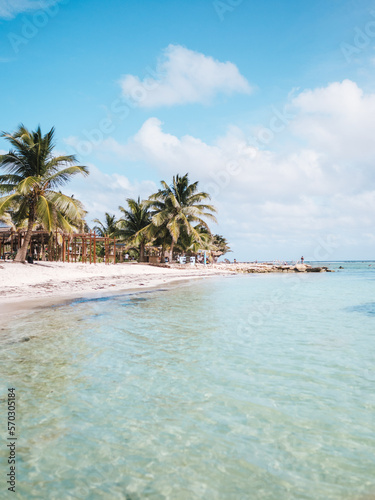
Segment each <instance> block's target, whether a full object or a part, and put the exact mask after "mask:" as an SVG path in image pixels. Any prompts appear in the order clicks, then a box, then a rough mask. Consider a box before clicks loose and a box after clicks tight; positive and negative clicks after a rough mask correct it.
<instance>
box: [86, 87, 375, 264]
mask: <svg viewBox="0 0 375 500" xmlns="http://www.w3.org/2000/svg"><path fill="white" fill-rule="evenodd" d="M291 100H292V104H293V106H294V109H295V118H294V119H293V120H291V124H290V126H289V127H288V128H287V129H286V130H284V131H283V134H287V141H285V143H286V144H287V147H284V145H283V148H282V149H281V151H277V150H276V142H277V141H275V142H274V143H272V142H271V143H269V144H268V150H267V149H266V150H264V149H258V148H256V147H253V146H251V145H249V141H248V138H247V136H246V133H245V132H244V131H243V130H241V129H239V128H238V127H229V129H228V132H227V133H226V135H225V136H223V137H218V138H217V139H216V140H215V141H212V142H211V143H207V142H205V141H203V140H202V139H200V138H198V137H194V136H191V135H184V136H177V135H174V134H172V133H170V132H168V131H167V130H165V129H166V126H165V125H163V124H162V122H161V121H160V120H159V119H157V118H156V117H153V118H149V119H148V120H146V121H145V122H144V123H143V125H142V126H141V128H140V129H139V130H138V132H137V133H136V134H134V136H132V137H131V138H130V139H129V140H128V141H127V142H126V143H125V144H120V143H118V142H116V141H115V140H114V139H113V138H110V139H107V140H105V141H103V142H102V143H101V145H98V146H96V152H97V153H100V154H101V155H102V156H103V157H105V158H110V161H111V162H112V161H114V160H116V161H117V162H121V164H123V165H124V166H126V164H127V162H129V161H130V162H137V165H142V164H144V165H147V166H148V167H149V168H152V169H153V170H154V172H155V174H154V175H153V178H154V179H164V180H166V181H167V182H168V181H169V180H171V178H172V175H174V174H176V173H180V174H185V173H186V172H189V174H190V178H191V180H199V181H200V187H201V188H202V189H204V190H207V191H208V192H209V193H211V194H212V195H213V202H214V204H215V205H216V206H217V207H218V209H219V214H218V220H219V222H220V225H219V227H217V228H214V230H215V231H218V232H220V233H222V234H224V235H225V236H226V237H227V238H228V239H229V240H230V241H231V242H232V244H233V247H234V248H235V249H236V252H237V257H238V258H248V259H251V258H254V259H255V258H269V259H272V258H279V259H291V258H299V257H300V255H301V254H302V253H303V254H304V255H305V257H306V258H314V256H318V255H319V256H320V257H321V258H323V256H324V255H326V258H330V259H334V258H336V257H337V258H366V257H367V258H369V257H371V255H372V252H373V239H371V238H372V237H370V236H371V235H374V229H373V221H374V220H375V175H374V163H375V141H373V140H372V134H373V130H374V125H375V123H374V116H375V94H369V93H365V92H364V91H363V90H362V89H360V88H359V87H358V86H357V85H356V84H355V83H353V82H350V81H344V82H341V83H340V82H336V83H332V84H330V85H328V86H327V87H325V88H321V89H314V90H307V91H303V92H301V93H299V95H297V96H294V97H293V98H292V99H291ZM249 125H251V126H252V125H253V124H249ZM301 138H302V139H303V141H302V142H303V143H302V145H301ZM272 146H274V148H275V150H273V151H272V150H271V147H272ZM124 179H126V178H124ZM100 182H102V181H100ZM124 182H125V184H124V186H125V188H126V187H127V185H126V182H128V180H127V179H126V181H125V180H124ZM113 183H115V184H116V186H117V187H116V188H113ZM120 184H121V182H117V179H116V177H115V176H109V177H105V178H104V181H103V185H105V186H107V185H108V186H109V188H108V189H109V193H110V194H109V195H108V196H107V197H106V206H107V209H106V211H109V207H111V206H114V204H113V200H114V199H115V198H116V196H117V195H116V196H112V195H111V189H120V188H119V187H118V186H120ZM111 186H112V187H111ZM140 187H142V186H138V185H136V186H134V184H131V186H130V189H133V191H132V192H134V196H136V195H137V194H138V193H136V191H137V188H140ZM150 188H151V186H150ZM155 188H157V186H155ZM95 189H96V188H95V187H94V186H93V188H92V195H91V199H92V200H93V201H95V202H97V201H98V200H97V196H96V195H95ZM151 191H152V189H150V190H149V191H147V189H144V191H143V192H144V193H145V195H148V194H149V193H150V192H151ZM117 192H118V193H119V194H120V190H119V191H117ZM140 194H141V195H142V196H143V194H142V193H140ZM100 196H104V194H103V193H102V194H101V195H100ZM124 198H125V197H124ZM117 204H118V203H117V202H116V206H117ZM102 205H103V206H104V203H102ZM369 235H370V236H369ZM332 238H333V240H334V241H335V245H334V246H332V245H331V246H330V243H328V244H327V243H324V241H331V239H332ZM327 239H328V240H327ZM322 242H323V243H322ZM371 245H372V246H371ZM325 246H327V247H328V249H329V251H325V250H324V248H325ZM317 249H318V250H317ZM322 249H323V250H322ZM234 256H236V255H234Z"/></svg>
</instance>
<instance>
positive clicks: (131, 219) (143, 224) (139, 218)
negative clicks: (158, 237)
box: [117, 196, 151, 262]
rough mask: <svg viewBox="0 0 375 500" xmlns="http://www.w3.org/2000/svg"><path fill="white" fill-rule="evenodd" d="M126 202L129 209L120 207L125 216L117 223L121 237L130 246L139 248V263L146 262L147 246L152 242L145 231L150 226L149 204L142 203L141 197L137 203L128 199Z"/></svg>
mask: <svg viewBox="0 0 375 500" xmlns="http://www.w3.org/2000/svg"><path fill="white" fill-rule="evenodd" d="M126 202H127V204H128V209H125V208H124V207H119V209H120V210H121V212H122V213H123V214H124V215H123V216H122V217H121V218H120V219H119V221H118V223H117V227H118V229H119V237H120V238H121V237H122V238H124V239H125V240H127V241H128V243H129V245H134V246H136V247H139V262H144V260H145V246H146V243H147V242H148V241H150V238H149V235H148V232H147V231H145V229H146V228H149V226H150V223H151V214H150V211H149V209H148V205H147V203H145V202H144V201H141V200H140V197H139V196H138V200H137V201H136V200H134V199H132V198H128V199H127V200H126Z"/></svg>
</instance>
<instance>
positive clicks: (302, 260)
mask: <svg viewBox="0 0 375 500" xmlns="http://www.w3.org/2000/svg"><path fill="white" fill-rule="evenodd" d="M304 260H305V259H304V258H303V256H302V257H301V264H303V262H304Z"/></svg>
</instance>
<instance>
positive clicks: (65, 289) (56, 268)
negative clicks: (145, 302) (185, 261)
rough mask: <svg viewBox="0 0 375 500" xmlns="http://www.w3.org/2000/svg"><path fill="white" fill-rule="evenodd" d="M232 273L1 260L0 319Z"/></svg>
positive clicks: (135, 264)
mask: <svg viewBox="0 0 375 500" xmlns="http://www.w3.org/2000/svg"><path fill="white" fill-rule="evenodd" d="M228 274H233V272H228V271H226V270H224V269H223V270H217V269H208V268H206V269H196V268H187V269H184V268H183V269H174V268H172V269H171V268H165V267H156V266H152V265H149V264H139V263H126V264H116V265H105V264H92V265H87V264H78V263H77V264H74V263H69V264H68V263H61V262H57V263H56V262H37V263H34V264H18V263H14V262H5V263H4V262H1V263H0V322H1V325H2V327H3V326H4V324H6V323H7V322H8V321H11V320H12V319H14V318H15V317H16V316H18V315H20V314H22V313H24V312H25V313H26V312H27V311H30V310H36V309H39V308H40V307H42V308H44V307H50V306H52V305H56V304H64V303H68V302H70V301H72V300H75V299H79V298H94V297H103V296H111V295H116V294H119V293H132V292H142V291H143V290H145V291H146V290H154V289H157V288H160V287H163V286H167V285H172V284H174V283H176V282H179V281H188V280H193V279H202V278H207V277H211V276H220V275H228Z"/></svg>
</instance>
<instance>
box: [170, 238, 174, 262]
mask: <svg viewBox="0 0 375 500" xmlns="http://www.w3.org/2000/svg"><path fill="white" fill-rule="evenodd" d="M173 246H174V241H173V238H172V243H171V248H170V250H169V262H170V263H172V260H173Z"/></svg>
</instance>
